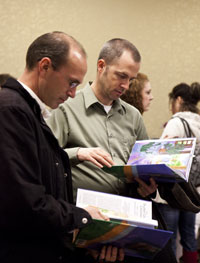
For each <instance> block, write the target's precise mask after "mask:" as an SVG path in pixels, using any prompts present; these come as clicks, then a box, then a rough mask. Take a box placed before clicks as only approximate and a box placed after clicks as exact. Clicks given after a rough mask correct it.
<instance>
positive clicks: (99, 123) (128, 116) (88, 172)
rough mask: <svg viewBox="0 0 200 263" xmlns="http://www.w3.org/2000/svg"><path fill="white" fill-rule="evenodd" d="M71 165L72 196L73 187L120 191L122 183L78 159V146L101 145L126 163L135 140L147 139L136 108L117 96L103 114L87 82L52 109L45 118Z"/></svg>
mask: <svg viewBox="0 0 200 263" xmlns="http://www.w3.org/2000/svg"><path fill="white" fill-rule="evenodd" d="M47 124H48V125H49V126H50V128H51V129H52V131H53V133H54V135H55V136H56V138H57V139H58V141H59V144H60V146H61V147H63V148H64V149H65V150H66V152H67V153H68V155H69V158H70V161H71V164H72V177H73V187H74V197H76V191H77V188H84V189H91V190H96V191H101V192H107V193H113V194H124V193H125V184H124V183H123V182H121V181H120V180H119V179H117V178H115V177H114V176H113V175H110V174H108V173H105V172H104V171H103V170H102V169H100V168H98V167H96V166H95V165H94V164H92V163H91V162H89V161H84V162H80V161H79V160H78V159H77V151H78V149H79V148H80V147H101V148H103V149H104V150H105V151H107V152H108V153H110V155H111V156H112V158H113V161H114V162H115V163H116V164H126V163H127V161H128V158H129V155H130V152H131V149H132V147H133V145H134V143H135V141H136V140H144V139H148V136H147V132H146V129H145V127H144V124H143V120H142V117H141V114H140V113H139V111H138V110H137V109H136V108H134V107H133V106H131V105H129V104H127V103H125V102H124V101H122V100H120V99H118V100H116V101H114V103H113V105H112V108H111V110H110V111H109V112H108V113H106V111H105V110H104V107H103V106H102V105H101V104H100V103H99V101H98V100H97V98H96V96H95V94H94V92H93V90H92V89H91V87H90V85H89V84H87V85H86V87H85V88H83V89H81V90H80V91H78V92H77V95H76V97H75V98H74V99H68V100H67V101H66V102H64V103H63V104H61V105H60V106H59V108H58V109H56V110H54V111H53V112H52V116H51V117H50V118H49V119H48V120H47Z"/></svg>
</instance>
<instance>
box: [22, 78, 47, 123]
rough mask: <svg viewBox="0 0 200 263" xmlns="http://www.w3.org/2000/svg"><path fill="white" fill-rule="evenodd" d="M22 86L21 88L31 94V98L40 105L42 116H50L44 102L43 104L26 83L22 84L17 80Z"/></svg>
mask: <svg viewBox="0 0 200 263" xmlns="http://www.w3.org/2000/svg"><path fill="white" fill-rule="evenodd" d="M17 81H18V82H19V83H20V84H21V85H22V86H23V88H24V89H25V90H26V91H27V92H28V93H29V94H30V95H31V97H32V98H34V99H35V100H36V101H37V103H38V104H39V106H40V109H41V114H42V116H43V117H44V118H48V117H50V115H51V113H50V111H49V110H48V108H47V106H46V104H44V103H43V102H42V101H41V99H40V98H39V97H38V96H37V95H36V94H35V92H34V91H33V90H32V89H30V88H29V87H28V86H27V85H26V84H24V83H23V82H21V81H19V80H17Z"/></svg>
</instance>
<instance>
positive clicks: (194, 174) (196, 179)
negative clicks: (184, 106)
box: [177, 117, 200, 187]
mask: <svg viewBox="0 0 200 263" xmlns="http://www.w3.org/2000/svg"><path fill="white" fill-rule="evenodd" d="M177 118H179V119H180V120H181V122H182V124H183V127H184V130H185V134H186V137H188V138H191V137H195V136H194V133H193V132H192V130H191V128H190V125H189V123H188V122H187V121H186V120H185V119H184V118H181V117H177ZM189 180H190V181H191V182H192V183H193V185H194V186H195V187H197V186H200V143H197V144H196V147H195V151H194V158H193V161H192V165H191V170H190V176H189Z"/></svg>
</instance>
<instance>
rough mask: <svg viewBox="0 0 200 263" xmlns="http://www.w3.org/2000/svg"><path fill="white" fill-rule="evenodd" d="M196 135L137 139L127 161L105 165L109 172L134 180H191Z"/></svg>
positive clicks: (105, 169) (104, 168)
mask: <svg viewBox="0 0 200 263" xmlns="http://www.w3.org/2000/svg"><path fill="white" fill-rule="evenodd" d="M195 145H196V138H176V139H163V140H160V139H156V140H143V141H136V143H135V144H134V146H133V148H132V151H131V154H130V157H129V160H128V162H127V164H126V165H114V166H112V167H111V168H108V167H105V166H104V167H103V168H102V169H103V170H104V171H105V172H108V173H111V174H113V175H114V176H116V177H118V178H120V179H122V180H124V179H125V180H126V182H133V181H134V177H139V178H141V179H142V180H144V181H148V180H149V178H150V177H153V178H154V179H155V180H156V181H161V182H179V181H184V180H186V181H188V178H189V173H190V168H191V164H192V159H193V156H194V150H195Z"/></svg>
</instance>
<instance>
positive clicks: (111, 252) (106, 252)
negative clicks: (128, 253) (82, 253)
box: [90, 246, 124, 262]
mask: <svg viewBox="0 0 200 263" xmlns="http://www.w3.org/2000/svg"><path fill="white" fill-rule="evenodd" d="M90 254H91V255H92V256H93V257H94V258H95V259H96V260H98V261H97V262H115V261H116V260H118V261H123V260H124V250H123V249H122V248H117V247H112V246H103V247H102V249H101V251H100V252H98V251H95V250H90Z"/></svg>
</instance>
